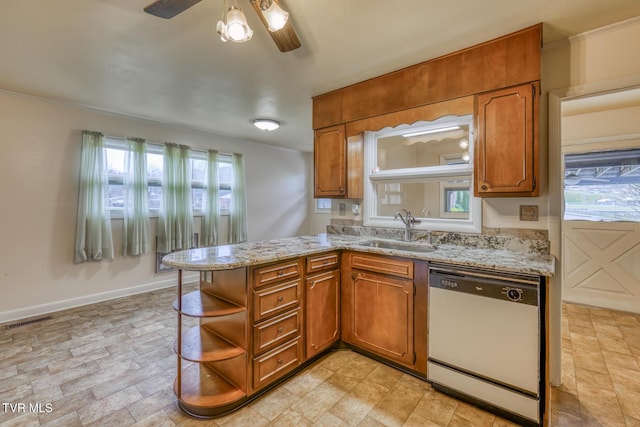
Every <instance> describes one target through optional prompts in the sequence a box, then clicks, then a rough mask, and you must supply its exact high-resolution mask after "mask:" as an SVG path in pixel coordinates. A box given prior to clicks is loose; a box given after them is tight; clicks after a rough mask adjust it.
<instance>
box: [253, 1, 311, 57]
mask: <svg viewBox="0 0 640 427" xmlns="http://www.w3.org/2000/svg"><path fill="white" fill-rule="evenodd" d="M272 1H273V2H274V3H276V4H277V5H280V2H279V1H278V0H272ZM251 6H253V9H254V10H255V11H256V14H258V17H259V18H260V21H262V24H263V25H264V27H265V28H266V29H267V32H268V33H269V35H270V36H271V38H272V39H273V41H274V42H275V43H276V46H278V49H280V52H289V51H290V50H294V49H297V48H299V47H300V46H302V45H301V44H300V40H299V39H298V35H297V34H296V32H295V30H294V29H293V25H292V24H291V17H289V19H288V20H287V23H286V24H285V25H284V27H282V29H280V30H278V31H273V32H271V31H269V24H268V23H267V20H266V19H265V18H264V15H262V11H261V10H260V0H251Z"/></svg>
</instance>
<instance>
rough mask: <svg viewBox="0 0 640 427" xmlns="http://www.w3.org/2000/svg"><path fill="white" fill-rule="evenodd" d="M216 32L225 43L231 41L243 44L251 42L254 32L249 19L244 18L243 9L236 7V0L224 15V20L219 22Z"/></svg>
mask: <svg viewBox="0 0 640 427" xmlns="http://www.w3.org/2000/svg"><path fill="white" fill-rule="evenodd" d="M216 31H217V32H218V34H220V40H222V41H223V42H226V41H228V40H231V41H232V42H236V43H243V42H246V41H249V40H251V37H252V36H253V30H252V29H251V27H249V24H247V17H246V16H244V12H242V9H240V8H239V7H238V6H237V5H236V0H233V5H231V7H229V8H228V9H227V11H226V12H225V13H224V15H223V16H222V20H220V21H218V24H217V25H216Z"/></svg>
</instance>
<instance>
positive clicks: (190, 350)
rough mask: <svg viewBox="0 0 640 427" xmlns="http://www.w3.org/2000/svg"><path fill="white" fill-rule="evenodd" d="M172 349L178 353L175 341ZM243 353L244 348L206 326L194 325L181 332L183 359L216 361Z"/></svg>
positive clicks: (181, 353)
mask: <svg viewBox="0 0 640 427" xmlns="http://www.w3.org/2000/svg"><path fill="white" fill-rule="evenodd" d="M173 350H174V351H175V352H176V353H178V348H177V343H174V348H173ZM243 354H245V350H244V349H243V348H241V347H239V346H237V345H235V344H233V343H231V342H229V341H227V340H226V339H224V338H222V337H220V336H219V335H217V334H216V333H214V332H212V331H209V330H208V329H207V328H206V327H203V326H195V327H193V328H191V329H189V330H187V331H186V332H184V333H183V334H182V351H181V352H180V355H181V356H182V358H183V359H185V360H189V361H192V362H217V361H221V360H227V359H231V358H233V357H237V356H241V355H243Z"/></svg>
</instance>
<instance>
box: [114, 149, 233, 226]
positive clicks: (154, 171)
mask: <svg viewBox="0 0 640 427" xmlns="http://www.w3.org/2000/svg"><path fill="white" fill-rule="evenodd" d="M162 150H163V147H162V145H159V144H151V143H147V181H148V194H149V213H150V214H151V215H154V214H157V213H158V211H159V209H160V206H161V203H162V173H163V160H164V159H163V155H162ZM105 152H106V158H107V173H108V174H109V203H110V208H111V213H112V216H115V217H117V216H118V214H119V213H121V210H122V208H123V205H124V199H123V178H124V167H125V165H124V159H125V153H126V145H125V141H124V140H123V139H117V138H109V137H107V138H105ZM191 170H192V181H191V194H192V203H193V212H194V213H195V214H200V213H202V207H203V198H204V194H205V182H206V170H207V153H206V152H204V151H196V150H193V151H192V159H191ZM231 178H232V173H231V156H228V155H220V161H219V163H218V179H219V183H220V184H219V185H220V205H219V206H220V211H221V212H222V213H224V214H228V212H229V204H230V201H231Z"/></svg>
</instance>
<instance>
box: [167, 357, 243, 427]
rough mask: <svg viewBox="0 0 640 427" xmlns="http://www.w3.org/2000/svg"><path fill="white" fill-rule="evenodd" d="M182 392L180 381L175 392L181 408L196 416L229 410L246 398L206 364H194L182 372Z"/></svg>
mask: <svg viewBox="0 0 640 427" xmlns="http://www.w3.org/2000/svg"><path fill="white" fill-rule="evenodd" d="M181 376H182V390H181V393H180V394H178V379H177V378H176V380H175V381H174V382H173V392H174V393H175V394H176V396H177V397H178V402H179V404H180V406H181V407H182V408H183V409H185V410H186V411H187V412H189V413H190V414H192V415H195V416H201V417H208V416H211V414H214V413H216V408H220V409H222V408H228V407H229V405H231V404H233V403H236V402H239V401H240V400H242V399H243V398H245V397H246V393H245V392H243V391H242V390H240V389H239V388H237V387H236V386H234V385H233V384H231V383H230V382H228V381H227V380H226V379H224V378H223V377H222V376H220V375H219V374H218V373H217V372H216V371H215V370H214V369H212V368H210V367H209V366H207V365H206V364H204V363H194V364H192V365H190V366H189V367H187V368H186V369H184V370H183V371H182V375H181Z"/></svg>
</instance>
